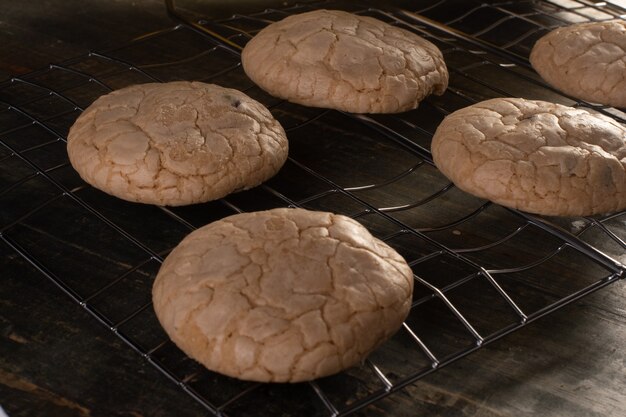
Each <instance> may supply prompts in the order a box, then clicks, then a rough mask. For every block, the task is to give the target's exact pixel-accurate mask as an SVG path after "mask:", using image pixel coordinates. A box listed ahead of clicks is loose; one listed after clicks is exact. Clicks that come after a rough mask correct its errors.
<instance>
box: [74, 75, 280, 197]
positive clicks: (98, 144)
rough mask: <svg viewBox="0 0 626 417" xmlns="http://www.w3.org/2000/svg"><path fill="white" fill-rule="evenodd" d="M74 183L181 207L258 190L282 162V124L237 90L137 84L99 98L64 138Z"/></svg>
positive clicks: (200, 85) (180, 83)
mask: <svg viewBox="0 0 626 417" xmlns="http://www.w3.org/2000/svg"><path fill="white" fill-rule="evenodd" d="M67 151H68V155H69V158H70V162H71V163H72V166H73V167H74V169H76V171H78V173H79V174H80V176H81V177H82V178H83V179H84V180H85V181H87V182H88V183H89V184H91V185H93V186H94V187H96V188H99V189H100V190H102V191H104V192H107V193H109V194H112V195H114V196H116V197H119V198H122V199H125V200H129V201H134V202H141V203H148V204H158V205H169V206H177V205H185V204H193V203H200V202H205V201H209V200H214V199H217V198H220V197H223V196H225V195H227V194H229V193H231V192H234V191H238V190H242V189H247V188H251V187H254V186H256V185H259V184H260V183H261V182H263V181H265V180H267V179H268V178H270V177H272V176H273V175H274V174H276V172H278V170H279V169H280V168H281V166H282V165H283V163H284V162H285V160H286V159H287V152H288V143H287V138H286V136H285V132H284V130H283V128H282V127H281V125H280V124H279V123H278V122H277V121H276V120H275V119H274V118H273V117H272V115H271V114H270V112H269V111H268V110H267V109H266V108H265V107H264V106H263V105H262V104H260V103H258V102H256V101H254V100H252V99H251V98H250V97H248V96H246V95H245V94H243V93H241V92H240V91H237V90H232V89H228V88H223V87H220V86H217V85H212V84H204V83H200V82H187V81H177V82H170V83H165V84H161V83H150V84H139V85H134V86H130V87H126V88H123V89H121V90H117V91H113V92H112V93H109V94H107V95H105V96H102V97H100V98H98V99H97V100H96V101H95V102H94V103H93V104H91V106H89V107H88V108H87V109H86V110H85V111H84V112H83V113H82V114H81V115H80V117H79V118H78V119H77V120H76V122H75V123H74V125H73V126H72V128H71V129H70V132H69V135H68V138H67Z"/></svg>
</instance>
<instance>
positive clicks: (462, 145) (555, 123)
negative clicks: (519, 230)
mask: <svg viewBox="0 0 626 417" xmlns="http://www.w3.org/2000/svg"><path fill="white" fill-rule="evenodd" d="M432 153H433V159H434V162H435V164H436V165H437V167H438V168H439V169H440V170H441V172H442V173H443V174H445V175H446V176H447V177H448V178H449V179H450V180H452V182H454V184H456V185H457V186H458V187H459V188H461V189H462V190H465V191H467V192H469V193H471V194H474V195H476V196H479V197H482V198H486V199H489V200H491V201H494V202H496V203H498V204H502V205H504V206H508V207H513V208H517V209H520V210H523V211H528V212H532V213H538V214H544V215H551V216H585V215H592V214H599V213H607V212H616V211H620V210H623V209H625V208H626V128H625V127H624V126H622V125H620V124H619V123H617V122H616V121H614V120H612V119H611V118H609V117H606V116H603V115H601V114H597V113H595V112H593V113H592V112H590V111H588V110H584V109H580V108H572V107H567V106H562V105H559V104H554V103H548V102H545V101H533V100H524V99H521V98H497V99H492V100H487V101H483V102H480V103H478V104H475V105H473V106H469V107H466V108H464V109H461V110H458V111H455V112H454V113H452V114H450V115H448V116H447V117H446V118H445V119H444V120H443V122H442V123H441V124H440V125H439V127H438V128H437V131H436V132H435V135H434V137H433V141H432Z"/></svg>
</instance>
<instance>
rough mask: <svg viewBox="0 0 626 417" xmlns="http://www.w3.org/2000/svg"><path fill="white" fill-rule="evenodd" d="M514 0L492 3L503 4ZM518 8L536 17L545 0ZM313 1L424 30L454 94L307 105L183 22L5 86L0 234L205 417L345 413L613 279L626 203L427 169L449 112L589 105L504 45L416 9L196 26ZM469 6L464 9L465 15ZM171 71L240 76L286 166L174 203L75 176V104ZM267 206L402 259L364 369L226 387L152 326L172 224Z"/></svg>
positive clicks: (240, 29) (236, 29) (235, 31)
mask: <svg viewBox="0 0 626 417" xmlns="http://www.w3.org/2000/svg"><path fill="white" fill-rule="evenodd" d="M443 3H444V2H438V3H436V4H434V6H432V7H429V8H428V10H425V11H424V12H423V13H424V14H427V13H428V12H430V13H433V11H434V10H436V7H441V6H442V5H443ZM513 3H514V2H506V3H502V4H498V5H493V6H491V7H492V9H493V10H496V11H497V12H500V10H501V9H503V8H504V9H505V10H508V9H506V7H508V6H510V5H513ZM520 3H522V2H515V4H520ZM523 3H524V4H527V5H532V6H533V7H536V10H538V11H541V10H547V9H545V8H546V7H548V8H549V7H556V6H554V5H548V6H546V5H545V4H544V3H539V2H523ZM570 3H577V4H579V5H581V6H576V5H574V6H572V7H574V8H575V10H578V11H580V10H579V9H581V8H582V7H583V6H582V5H585V7H587V6H586V5H587V3H582V2H570ZM320 6H324V7H331V6H337V7H341V8H344V9H345V8H348V9H349V10H351V11H354V12H357V13H361V14H368V15H373V16H375V17H377V18H379V19H381V20H386V21H388V22H390V23H392V24H397V25H401V26H403V27H405V28H408V29H410V30H413V31H416V32H418V33H420V34H421V35H423V36H426V37H427V38H429V39H430V40H431V41H433V42H435V43H436V44H437V45H438V46H439V47H440V49H442V51H443V52H444V55H445V57H446V62H447V63H448V66H449V69H450V71H451V86H450V89H449V90H448V92H447V93H446V94H445V95H444V96H442V97H432V98H429V99H428V100H427V101H426V102H425V103H423V104H422V105H421V107H420V109H418V110H416V111H412V112H408V113H404V114H401V115H384V116H371V117H370V116H355V115H349V114H344V113H340V112H336V111H328V110H322V109H310V108H304V107H301V106H297V105H293V104H290V103H286V102H283V101H280V100H277V99H274V98H272V97H270V96H268V95H266V94H265V93H263V92H262V91H261V90H259V89H258V88H257V87H255V86H254V85H253V84H252V83H251V82H250V81H249V80H248V79H247V78H246V77H245V75H244V74H243V72H242V70H241V68H240V64H239V56H238V54H237V51H236V49H235V48H234V47H231V46H227V44H226V45H225V44H224V43H222V42H220V41H216V42H215V44H214V45H215V46H212V45H211V44H209V43H208V42H207V38H206V37H205V36H204V35H201V34H198V33H197V31H195V30H191V29H190V28H189V27H188V26H186V25H181V26H177V27H175V28H172V29H170V30H168V31H164V32H160V33H156V34H151V35H149V36H147V37H144V38H142V39H139V40H137V41H135V42H133V43H131V44H129V45H126V46H124V47H121V48H118V49H115V50H111V51H108V52H107V53H106V54H97V53H92V54H89V55H87V56H83V57H79V58H76V59H74V60H71V61H67V62H65V63H63V64H60V65H51V66H50V68H48V69H46V70H42V71H39V72H36V73H32V74H29V75H28V76H24V77H19V78H14V79H12V80H10V81H8V82H6V83H4V84H2V85H0V100H1V101H2V103H4V104H3V108H2V109H0V126H2V132H1V133H0V144H1V145H2V146H1V147H0V181H1V182H0V204H1V206H2V207H3V210H2V212H1V213H0V239H1V240H2V242H3V245H7V246H8V247H9V248H10V249H11V250H12V251H14V252H16V253H18V254H19V255H20V256H22V257H23V258H24V259H25V260H27V261H28V262H29V263H30V264H31V265H32V266H33V267H34V268H36V269H37V270H38V271H39V272H40V273H41V274H42V275H44V276H46V277H47V278H49V279H51V280H52V281H53V282H54V283H56V284H57V285H58V286H59V287H60V288H61V289H63V290H64V291H65V292H66V293H67V294H68V295H70V296H71V297H72V298H73V299H74V300H75V301H76V302H78V303H80V304H81V305H82V306H83V307H84V308H85V309H86V310H87V311H88V312H90V313H91V314H92V315H94V317H96V318H97V319H98V320H99V321H101V322H102V323H104V324H105V325H106V326H108V327H110V328H111V330H112V331H113V332H114V333H116V334H117V335H118V336H119V337H120V338H121V339H123V340H124V341H125V342H126V343H127V344H128V345H129V346H131V347H132V348H133V349H135V350H136V351H137V352H139V353H140V354H141V355H142V356H143V357H144V358H145V359H146V360H148V361H149V362H151V363H152V364H153V365H154V366H156V367H157V368H158V369H159V370H161V371H162V372H163V373H164V374H165V375H166V376H167V377H168V378H170V379H171V380H172V381H174V382H175V383H176V384H178V385H179V386H180V387H181V389H183V390H184V391H186V392H188V393H189V394H190V395H191V396H192V397H193V398H195V399H196V400H197V401H198V402H200V403H201V404H203V405H204V406H205V407H206V408H207V410H208V412H209V413H211V414H216V415H223V416H236V415H259V414H262V415H266V414H270V413H279V412H280V413H281V414H282V415H299V416H303V415H316V416H317V415H320V416H322V415H347V414H350V413H352V412H354V411H356V410H359V409H361V408H363V407H365V406H367V405H368V404H371V403H373V402H375V401H377V400H378V399H380V398H382V397H385V396H387V395H388V394H389V393H391V392H393V391H396V390H398V389H400V388H402V387H403V386H405V385H406V384H409V383H411V382H413V381H415V380H417V379H419V378H421V377H423V376H425V375H427V374H429V373H430V372H433V371H435V370H437V369H439V368H441V367H442V366H444V365H446V364H448V363H450V362H452V361H455V360H457V359H459V358H460V357H463V356H465V355H467V354H468V353H470V352H472V351H474V350H476V349H478V348H480V347H481V346H483V345H484V344H486V343H489V342H491V341H493V340H496V339H498V338H500V337H502V336H503V335H505V334H507V333H509V332H511V331H514V330H516V329H518V328H520V327H522V326H524V325H526V324H527V323H529V322H530V321H532V320H535V319H537V318H539V317H541V316H543V315H545V314H548V313H550V312H552V311H554V310H556V309H558V308H560V307H561V306H563V305H565V304H566V303H569V302H571V301H574V300H576V299H579V298H580V297H583V296H584V295H586V294H587V293H589V292H591V291H594V290H596V289H598V288H601V287H603V286H605V285H608V284H610V283H611V282H614V281H616V280H617V279H618V278H621V277H623V276H624V274H625V268H624V265H623V264H622V263H620V261H621V262H624V248H626V244H625V243H624V238H625V236H624V235H625V232H624V222H625V221H626V213H624V212H622V213H616V214H614V215H611V216H604V217H594V218H577V219H543V218H539V217H537V216H530V215H527V214H524V213H520V212H517V211H514V210H508V209H504V208H502V207H499V206H497V205H493V204H491V203H489V202H485V201H483V200H479V199H476V198H473V197H472V196H469V195H466V194H465V193H463V192H461V191H459V190H458V189H456V188H455V187H454V186H452V185H451V184H450V183H449V182H448V181H447V180H446V179H445V178H444V177H443V176H442V175H441V174H440V173H439V172H438V171H437V170H436V169H435V168H434V167H433V165H432V162H431V159H430V154H429V151H428V149H429V140H430V136H431V135H432V132H433V131H434V128H435V127H436V125H437V124H438V123H439V121H440V120H441V119H442V118H443V116H444V115H446V114H448V113H449V112H451V111H454V110H455V109H457V108H460V107H463V106H465V105H467V104H471V103H473V102H475V101H477V100H482V99H484V98H489V97H495V96H502V95H518V96H524V97H529V96H530V98H545V99H550V100H552V101H558V102H563V103H566V104H576V105H583V104H584V103H578V102H575V101H574V100H572V99H571V98H567V97H565V96H563V95H561V94H559V93H557V92H555V91H553V90H551V89H549V88H546V87H545V85H543V83H542V82H541V81H540V80H539V79H538V78H537V77H536V76H535V75H534V74H533V73H532V72H530V71H529V70H528V68H527V67H525V66H524V65H520V64H518V63H516V62H513V61H514V60H515V56H513V55H512V58H511V60H507V59H506V57H507V55H506V54H508V53H509V52H508V51H506V48H505V49H503V50H502V51H505V53H501V50H500V49H499V50H496V51H495V53H494V51H492V50H491V49H490V46H489V45H486V46H485V48H478V47H479V46H480V45H481V43H480V42H483V40H481V39H480V38H479V37H471V38H470V39H466V37H465V36H464V35H463V33H460V34H455V33H453V32H450V31H449V30H447V27H443V28H442V27H439V26H438V25H431V24H428V23H425V22H424V21H420V22H418V21H416V20H414V19H416V18H418V19H419V18H420V16H424V15H418V16H417V17H416V16H414V15H407V14H404V13H401V12H398V11H393V12H385V11H381V10H376V9H367V8H363V7H359V6H355V5H348V6H347V7H346V5H345V4H343V5H335V4H334V3H330V2H323V3H316V4H307V5H299V6H295V7H292V8H289V9H285V10H266V11H264V12H262V13H259V14H255V15H250V16H239V15H236V16H233V17H232V18H230V19H227V20H225V21H223V22H220V24H217V25H216V24H213V23H210V22H204V23H203V24H205V25H207V26H210V27H211V29H212V30H213V31H217V34H218V35H220V36H222V37H224V38H226V39H228V40H229V41H232V42H234V43H235V44H240V45H241V44H244V43H245V41H246V40H247V39H249V37H250V36H251V35H253V34H254V33H255V31H257V30H259V29H260V28H261V27H263V26H265V25H266V24H267V23H268V22H269V21H273V20H277V19H279V18H282V17H284V16H285V15H287V14H291V13H296V12H301V11H305V10H309V9H310V8H314V7H320ZM486 7H487V6H485V5H483V6H480V10H483V9H485V8H486ZM516 7H517V6H516ZM559 7H561V6H559ZM589 7H591V6H589ZM594 9H597V10H599V11H604V10H605V9H607V8H606V7H605V6H594ZM568 10H569V9H568ZM610 10H612V9H610ZM472 15H473V13H467V12H466V13H465V17H464V18H463V19H465V20H467V21H469V18H470V17H471V16H472ZM577 15H578V14H577ZM408 19H411V20H408ZM463 19H457V22H461V21H463ZM509 20H510V19H509ZM453 23H454V22H453ZM509 23H511V22H509ZM509 23H507V24H509ZM485 33H486V32H485ZM529 39H530V37H524V38H520V39H519V41H517V42H516V43H512V42H509V43H511V45H514V44H521V43H524V42H528V40H529ZM175 79H198V80H202V81H206V82H215V83H218V84H221V85H225V86H231V87H236V88H239V89H241V90H243V91H245V92H246V93H248V94H249V95H251V96H252V97H254V98H256V99H259V100H260V101H262V102H263V103H264V104H266V105H267V106H268V107H269V108H270V109H271V110H272V112H273V113H274V114H275V116H276V117H277V118H278V119H279V120H280V121H281V123H283V125H284V126H285V128H286V130H287V132H288V135H289V138H290V144H291V145H290V148H291V155H290V159H289V161H288V162H287V164H286V165H285V167H284V168H283V170H282V171H281V173H279V175H278V176H277V177H275V178H274V179H272V180H271V181H269V182H268V183H267V184H265V185H263V186H261V187H258V188H256V189H254V190H250V191H247V192H244V193H239V194H234V195H232V196H229V197H227V198H225V199H223V200H220V201H217V202H212V203H207V204H203V205H197V206H191V207H185V208H176V209H171V208H164V207H153V206H143V205H137V204H131V203H126V202H123V201H121V200H117V199H115V198H112V197H109V196H106V195H104V194H103V193H101V192H98V191H96V190H94V189H93V188H91V187H88V186H86V185H85V184H84V183H83V182H82V181H81V180H80V179H79V178H78V176H77V175H76V174H75V173H74V171H73V170H72V169H71V167H70V166H69V164H68V161H67V156H66V153H65V136H66V134H67V130H68V129H69V126H71V124H72V123H73V121H74V120H75V118H76V117H77V116H78V114H79V113H80V111H82V109H83V108H84V107H85V106H86V105H88V104H89V103H91V102H92V101H93V100H94V99H95V98H96V97H98V96H99V95H101V94H103V93H106V92H108V91H110V90H112V89H115V88H120V87H122V86H125V85H129V84H132V83H137V82H149V81H170V80H175ZM511 80H513V81H515V82H514V83H511V82H510V81H511ZM601 110H603V111H605V112H608V113H611V114H613V115H614V117H616V118H618V119H620V118H622V116H623V115H622V114H621V113H620V112H617V111H615V110H614V109H608V108H601ZM278 206H301V207H306V208H311V209H324V210H332V211H335V212H341V213H344V214H347V215H350V216H351V217H353V218H356V219H358V220H359V221H360V222H362V223H363V224H365V225H366V226H367V227H368V228H369V229H370V230H371V231H372V232H373V233H374V234H375V235H377V236H378V237H380V238H382V239H383V240H385V241H386V242H388V243H389V244H390V245H392V246H394V247H395V248H396V249H398V251H399V252H400V253H401V254H403V255H404V256H405V257H406V258H407V260H408V261H409V262H410V264H411V266H412V268H413V269H414V272H415V273H416V275H415V279H416V288H415V294H414V302H413V307H412V311H411V314H410V315H409V317H408V319H407V321H406V323H405V325H404V327H403V328H402V329H401V330H400V332H398V334H397V335H396V336H395V337H394V338H393V339H392V340H390V341H389V342H388V343H386V344H385V345H383V346H382V347H381V348H380V349H379V350H378V351H376V352H375V353H373V354H372V355H371V356H370V358H369V359H368V360H367V361H366V363H364V364H362V365H361V366H357V367H354V368H353V369H350V370H348V371H346V372H344V373H341V374H339V375H336V376H333V377H329V378H324V379H321V380H318V381H315V382H311V383H305V384H296V385H282V384H269V385H266V384H255V383H248V382H243V381H238V380H234V379H231V378H227V377H223V376H220V375H217V374H214V373H211V372H208V371H206V370H204V369H203V368H202V367H201V366H199V365H198V364H196V363H195V362H193V361H191V360H190V359H188V358H187V357H186V356H185V355H184V354H182V353H181V352H180V351H178V349H176V347H175V346H174V345H173V344H172V343H171V342H169V341H168V338H167V337H166V335H165V334H164V333H163V332H162V330H161V329H160V326H159V325H158V323H157V322H156V318H155V317H154V314H153V312H152V309H151V304H150V287H151V283H152V280H153V279H154V276H155V274H156V271H157V270H158V267H159V265H160V262H161V260H162V259H163V257H164V255H165V254H166V253H167V252H169V250H171V249H172V247H173V246H175V245H176V244H177V243H178V241H180V239H181V238H182V237H183V236H184V235H186V234H187V233H188V232H189V231H190V230H192V229H193V228H195V227H198V226H200V225H203V224H206V223H208V222H210V221H212V220H216V219H218V218H221V217H224V216H226V215H229V214H233V213H236V212H241V211H249V210H259V209H264V208H270V207H278ZM145 225H149V227H146V226H145ZM513 254H514V260H515V262H514V263H513V259H511V258H512V257H513Z"/></svg>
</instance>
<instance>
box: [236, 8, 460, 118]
mask: <svg viewBox="0 0 626 417" xmlns="http://www.w3.org/2000/svg"><path fill="white" fill-rule="evenodd" d="M241 61H242V63H243V68H244V70H245V72H246V74H248V76H249V77H250V78H251V79H252V80H253V81H254V82H255V83H256V84H258V85H259V86H260V87H261V88H262V89H264V90H266V91H267V92H269V93H270V94H272V95H274V96H276V97H280V98H284V99H287V100H289V101H291V102H294V103H299V104H303V105H305V106H311V107H324V108H332V109H338V110H343V111H346V112H352V113H397V112H402V111H406V110H410V109H414V108H416V107H417V106H418V104H419V102H420V101H422V100H423V99H424V98H425V97H426V96H428V95H429V94H431V93H434V94H438V95H441V94H443V92H444V91H445V89H446V88H447V86H448V71H447V69H446V65H445V63H444V61H443V57H442V55H441V51H439V49H438V48H437V47H436V46H435V45H433V44H432V43H430V42H428V41H427V40H425V39H423V38H422V37H420V36H418V35H416V34H414V33H412V32H409V31H407V30H404V29H401V28H398V27H395V26H392V25H390V24H387V23H384V22H381V21H379V20H377V19H374V18H371V17H367V16H358V15H354V14H351V13H347V12H342V11H338V10H316V11H313V12H307V13H302V14H298V15H292V16H289V17H287V18H285V19H283V20H281V21H279V22H276V23H273V24H271V25H269V26H267V27H266V28H264V29H263V30H261V31H260V32H259V33H258V34H257V35H256V36H255V37H254V38H253V39H252V40H250V41H249V42H248V44H247V45H246V47H245V48H244V50H243V53H242V56H241Z"/></svg>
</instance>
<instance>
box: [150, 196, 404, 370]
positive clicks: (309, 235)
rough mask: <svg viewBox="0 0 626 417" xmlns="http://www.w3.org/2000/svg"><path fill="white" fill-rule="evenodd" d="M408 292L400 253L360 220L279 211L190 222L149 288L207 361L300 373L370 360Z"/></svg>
mask: <svg viewBox="0 0 626 417" xmlns="http://www.w3.org/2000/svg"><path fill="white" fill-rule="evenodd" d="M412 290H413V274H412V272H411V268H410V267H409V266H408V265H407V264H406V262H405V261H404V259H403V258H402V257H401V256H400V255H398V253H397V252H396V251H394V250H393V249H392V248H390V247H389V246H387V245H386V244H385V243H384V242H382V241H380V240H378V239H376V238H374V237H373V236H372V235H371V234H370V233H369V232H368V231H367V229H365V228H364V227H363V226H362V225H360V224H359V223H357V222H356V221H354V220H352V219H350V218H348V217H345V216H341V215H335V214H331V213H326V212H317V211H308V210H304V209H286V208H284V209H274V210H269V211H262V212H252V213H244V214H237V215H234V216H230V217H227V218H224V219H222V220H219V221H217V222H214V223H211V224H209V225H207V226H205V227H202V228H200V229H198V230H196V231H194V232H193V233H191V234H190V235H189V236H187V237H186V238H185V239H183V241H182V242H181V243H180V244H179V245H178V246H177V247H176V248H175V249H174V250H173V251H172V252H171V253H170V255H169V256H168V257H167V258H166V260H165V262H164V263H163V265H162V267H161V269H160V271H159V273H158V275H157V278H156V281H155V282H154V287H153V292H152V296H153V301H154V309H155V311H156V314H157V317H158V318H159V321H160V322H161V324H162V326H163V328H164V329H165V331H166V332H167V333H168V335H169V336H170V338H171V339H172V340H173V341H174V343H176V345H178V347H179V348H180V349H182V350H183V351H184V352H185V353H187V355H189V356H190V357H192V358H194V359H196V360H197V361H198V362H200V363H202V364H203V365H205V366H206V367H207V368H209V369H211V370H214V371H217V372H220V373H222V374H226V375H229V376H233V377H236V378H241V379H246V380H254V381H263V382H297V381H304V380H311V379H314V378H319V377H322V376H326V375H330V374H333V373H336V372H339V371H341V370H342V369H345V368H348V367H350V366H352V365H354V364H356V363H358V362H359V361H361V360H362V359H364V358H365V357H366V356H367V355H368V354H369V353H370V352H371V351H372V350H374V349H375V348H376V347H377V346H378V345H379V344H381V343H382V342H383V341H384V340H386V339H387V338H389V337H390V336H391V335H392V334H393V333H394V332H395V331H396V330H398V328H399V327H400V326H401V324H402V321H403V320H404V319H405V317H406V315H407V314H408V311H409V308H410V304H411V294H412Z"/></svg>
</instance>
